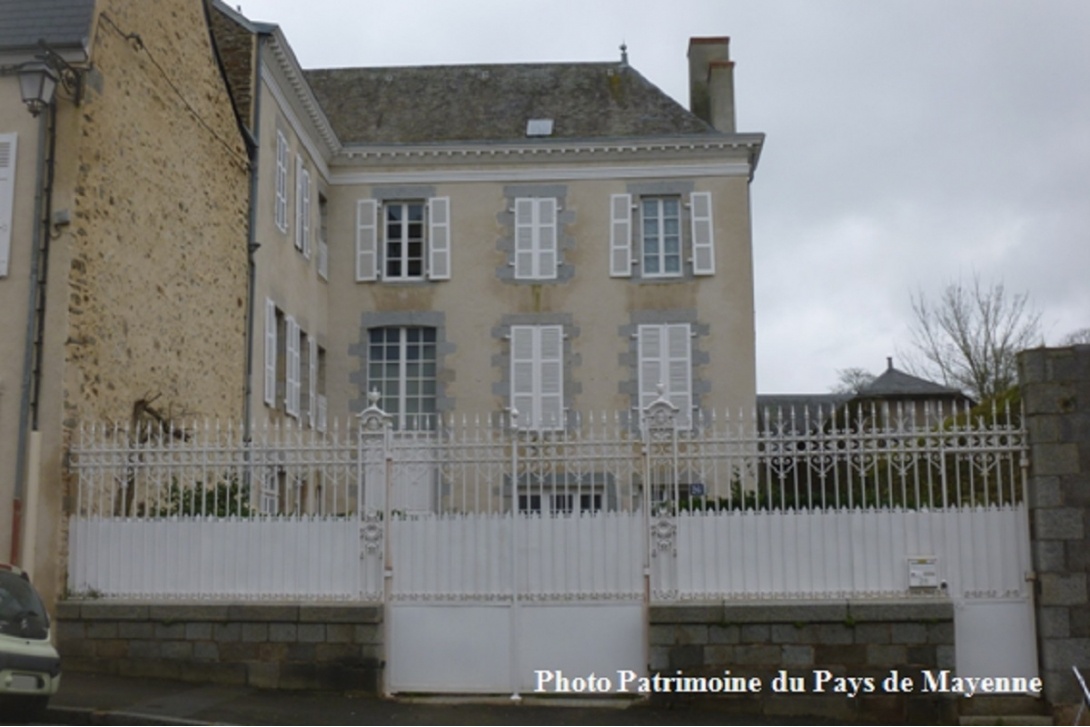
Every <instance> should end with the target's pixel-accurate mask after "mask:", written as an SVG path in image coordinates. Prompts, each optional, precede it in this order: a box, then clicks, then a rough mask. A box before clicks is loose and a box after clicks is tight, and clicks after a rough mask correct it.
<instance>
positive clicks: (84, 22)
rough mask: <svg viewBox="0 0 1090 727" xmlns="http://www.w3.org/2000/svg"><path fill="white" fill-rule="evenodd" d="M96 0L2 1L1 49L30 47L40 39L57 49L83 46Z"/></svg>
mask: <svg viewBox="0 0 1090 727" xmlns="http://www.w3.org/2000/svg"><path fill="white" fill-rule="evenodd" d="M94 10H95V0H0V50H3V51H20V50H30V49H34V48H36V47H37V46H38V40H39V39H45V41H46V42H47V43H49V44H50V45H51V46H53V47H54V48H57V49H61V48H83V47H84V45H85V43H86V40H87V38H88V36H89V35H90V32H91V19H92V17H93V16H94Z"/></svg>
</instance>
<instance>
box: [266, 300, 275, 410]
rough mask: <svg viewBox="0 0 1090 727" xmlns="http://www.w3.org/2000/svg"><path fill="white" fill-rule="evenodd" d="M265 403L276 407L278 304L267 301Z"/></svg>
mask: <svg viewBox="0 0 1090 727" xmlns="http://www.w3.org/2000/svg"><path fill="white" fill-rule="evenodd" d="M265 403H266V404H268V405H269V406H271V407H275V406H276V304H275V303H273V302H272V300H270V299H269V298H266V299H265Z"/></svg>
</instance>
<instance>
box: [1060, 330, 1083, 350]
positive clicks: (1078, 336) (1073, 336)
mask: <svg viewBox="0 0 1090 727" xmlns="http://www.w3.org/2000/svg"><path fill="white" fill-rule="evenodd" d="M1080 343H1090V328H1080V329H1079V330H1077V331H1071V333H1068V334H1067V335H1066V336H1064V338H1063V340H1062V341H1060V345H1061V346H1077V345H1079V344H1080Z"/></svg>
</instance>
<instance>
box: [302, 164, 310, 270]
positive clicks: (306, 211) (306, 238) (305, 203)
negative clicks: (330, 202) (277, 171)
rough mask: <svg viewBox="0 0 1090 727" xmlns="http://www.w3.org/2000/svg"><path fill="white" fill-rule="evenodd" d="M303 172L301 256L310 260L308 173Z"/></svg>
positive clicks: (304, 170)
mask: <svg viewBox="0 0 1090 727" xmlns="http://www.w3.org/2000/svg"><path fill="white" fill-rule="evenodd" d="M302 172H303V255H304V257H306V259H307V260H310V172H308V171H307V170H306V169H303V170H302Z"/></svg>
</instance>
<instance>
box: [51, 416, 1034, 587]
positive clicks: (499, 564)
mask: <svg viewBox="0 0 1090 727" xmlns="http://www.w3.org/2000/svg"><path fill="white" fill-rule="evenodd" d="M657 405H658V408H657V409H654V407H655V406H656V405H652V409H649V411H648V412H646V413H645V416H644V417H642V421H638V422H637V421H632V419H631V417H626V416H621V415H615V416H601V415H596V416H589V415H588V416H575V415H572V416H570V417H569V421H568V426H567V427H566V428H565V429H564V430H560V431H549V432H534V431H526V430H522V429H519V428H518V427H517V423H518V422H517V419H516V420H515V421H512V420H511V418H509V417H508V416H507V415H497V416H490V417H482V418H459V419H457V420H454V419H450V418H443V419H432V420H429V421H426V422H423V423H426V424H427V425H428V426H426V427H422V428H421V429H418V430H413V431H405V430H396V429H394V428H393V427H392V423H391V419H390V418H389V417H387V416H386V415H385V414H384V413H383V412H382V411H381V409H379V408H378V407H377V402H373V406H372V407H370V408H369V409H368V410H367V411H366V412H364V414H363V415H362V418H361V419H360V420H359V421H358V422H354V423H353V426H351V427H344V426H339V425H338V423H337V422H335V421H334V422H331V426H330V427H329V428H328V431H326V432H319V431H315V430H310V429H297V428H293V427H277V426H261V427H251V428H250V429H249V430H248V431H246V430H243V429H242V428H241V427H236V426H217V425H213V424H201V425H199V426H194V425H187V426H175V425H167V424H157V425H155V426H153V427H150V428H137V429H130V428H125V427H102V426H90V427H87V428H84V429H82V430H81V432H80V436H79V439H78V441H77V443H76V444H75V446H73V448H72V450H71V453H70V454H71V456H70V467H71V471H72V473H73V474H74V476H75V498H74V499H75V508H74V511H73V513H72V518H71V527H70V532H69V545H70V547H69V588H70V590H72V591H74V592H81V591H83V592H88V591H93V592H100V593H103V594H110V595H125V596H148V597H151V596H155V597H178V598H183V597H196V598H221V597H230V598H316V599H317V598H328V599H337V598H342V599H343V598H366V599H370V600H380V599H382V598H392V599H394V600H404V601H413V600H435V599H440V600H442V599H454V600H459V599H467V598H480V599H485V600H488V599H503V598H510V597H512V594H513V593H517V594H518V597H519V598H526V599H530V600H533V599H539V600H540V599H544V600H548V599H553V598H556V599H576V600H578V599H594V598H605V599H610V598H622V599H624V598H635V597H638V596H639V595H640V594H641V593H642V592H643V590H644V588H645V586H646V584H645V583H644V582H643V573H644V571H645V569H648V571H649V573H650V574H651V584H650V585H651V589H652V595H653V597H654V598H655V599H658V600H674V599H704V598H746V597H814V598H820V597H840V596H846V595H850V594H855V595H889V594H897V593H904V592H906V591H907V590H908V588H909V583H908V566H907V560H908V559H911V558H920V557H930V558H935V559H936V562H937V563H938V564H939V565H938V568H939V569H940V571H941V576H942V580H943V581H945V582H946V583H947V586H948V587H949V588H950V589H951V592H952V593H957V594H959V595H960V596H962V597H1001V596H1003V595H1013V594H1019V593H1022V592H1023V589H1024V588H1025V584H1024V581H1023V580H1022V576H1023V573H1022V565H1023V564H1024V563H1026V562H1028V561H1027V559H1028V553H1027V550H1026V549H1027V547H1028V546H1026V544H1025V543H1026V537H1025V509H1024V507H1025V506H1024V504H1023V502H1022V499H1023V498H1022V494H1023V482H1024V468H1025V467H1026V464H1027V461H1026V451H1025V450H1026V446H1025V437H1024V434H1023V432H1022V430H1021V428H1020V427H1019V426H1018V424H1017V423H1016V422H1015V421H1014V420H1015V417H1012V416H1011V412H1009V411H1005V412H993V413H991V414H990V415H989V416H988V417H987V418H986V419H982V418H979V417H974V416H971V415H970V413H969V412H967V411H963V410H958V411H949V410H943V409H942V408H941V407H939V406H934V407H930V406H923V405H920V406H913V407H909V408H904V409H900V408H892V409H891V408H889V407H885V408H881V409H878V408H875V407H868V408H866V409H862V408H861V409H857V410H855V411H853V412H844V411H836V412H824V413H823V412H821V411H813V412H803V413H797V412H796V413H792V412H763V413H762V417H760V418H757V417H749V418H745V419H743V418H741V417H726V416H713V415H709V416H696V417H693V418H692V421H693V427H692V428H691V429H679V428H678V427H677V426H676V425H675V424H674V422H675V421H676V419H675V418H674V416H673V415H674V414H675V413H676V412H672V411H670V407H669V404H668V403H666V402H663V401H661V400H660V402H657ZM652 414H654V415H655V416H652ZM513 425H515V426H513ZM387 523H389V527H386V524H387ZM387 555H389V563H387V562H386V561H387V558H386V556H387ZM387 568H390V569H392V573H393V578H392V581H391V583H390V584H386V583H384V578H383V574H384V573H385V572H387ZM387 585H389V592H387V590H386V588H387Z"/></svg>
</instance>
